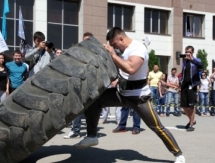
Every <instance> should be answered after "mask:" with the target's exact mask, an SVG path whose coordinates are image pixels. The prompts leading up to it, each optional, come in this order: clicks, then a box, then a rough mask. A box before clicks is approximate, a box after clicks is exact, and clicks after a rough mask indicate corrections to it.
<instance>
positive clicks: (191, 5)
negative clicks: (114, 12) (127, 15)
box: [33, 0, 215, 73]
mask: <svg viewBox="0 0 215 163" xmlns="http://www.w3.org/2000/svg"><path fill="white" fill-rule="evenodd" d="M80 2H81V3H80V11H79V41H81V40H82V36H83V33H84V32H92V33H93V34H94V35H95V37H96V38H98V39H99V40H100V41H101V42H105V36H106V33H107V8H108V3H117V4H126V5H131V6H134V7H135V10H134V19H133V31H132V32H126V33H127V35H128V36H129V37H131V38H133V39H136V40H138V41H141V42H142V41H143V39H144V37H145V36H149V37H150V38H151V44H150V45H149V47H148V49H149V50H151V49H153V50H155V52H156V55H158V56H167V57H169V64H168V73H169V72H170V69H171V68H172V67H177V68H178V69H179V68H180V67H181V60H180V59H177V58H176V51H181V52H184V48H185V47H186V46H187V45H193V46H194V48H195V49H196V52H197V50H198V49H205V50H206V52H207V53H208V61H209V66H208V68H209V69H210V68H211V67H212V65H211V64H212V63H211V61H212V59H213V58H214V56H215V46H214V44H215V41H214V40H213V38H212V28H213V27H212V23H213V16H215V1H214V0H80ZM145 8H154V9H163V10H168V11H170V17H169V22H168V35H159V34H158V35H156V34H149V33H144V10H145ZM183 12H190V13H197V14H202V15H205V19H204V27H203V28H204V34H203V35H204V38H201V39H197V38H186V37H183ZM38 30H40V31H42V32H43V33H44V34H45V35H47V0H35V4H34V23H33V32H35V31H38Z"/></svg>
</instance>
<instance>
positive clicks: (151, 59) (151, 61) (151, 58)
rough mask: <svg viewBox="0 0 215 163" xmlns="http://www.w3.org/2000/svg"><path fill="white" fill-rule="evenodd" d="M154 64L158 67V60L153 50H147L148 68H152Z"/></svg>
mask: <svg viewBox="0 0 215 163" xmlns="http://www.w3.org/2000/svg"><path fill="white" fill-rule="evenodd" d="M154 65H158V66H159V67H160V64H159V61H158V57H157V56H156V55H155V51H154V50H151V51H150V52H149V63H148V66H149V70H150V71H151V70H153V67H154Z"/></svg>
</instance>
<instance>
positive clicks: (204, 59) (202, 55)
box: [196, 49, 208, 70]
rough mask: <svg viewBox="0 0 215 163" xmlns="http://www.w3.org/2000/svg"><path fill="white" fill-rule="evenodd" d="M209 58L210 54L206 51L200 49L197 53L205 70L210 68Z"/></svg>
mask: <svg viewBox="0 0 215 163" xmlns="http://www.w3.org/2000/svg"><path fill="white" fill-rule="evenodd" d="M207 56H208V54H207V53H206V51H205V50H204V49H202V50H201V49H199V50H198V52H197V55H196V57H197V58H200V59H201V61H202V65H203V70H207V67H208V60H207Z"/></svg>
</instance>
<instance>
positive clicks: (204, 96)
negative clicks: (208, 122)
mask: <svg viewBox="0 0 215 163" xmlns="http://www.w3.org/2000/svg"><path fill="white" fill-rule="evenodd" d="M203 105H204V106H205V111H204V113H208V105H209V100H208V93H204V92H199V111H200V113H203V109H202V107H203Z"/></svg>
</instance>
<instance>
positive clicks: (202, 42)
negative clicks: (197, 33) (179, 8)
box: [183, 10, 215, 72]
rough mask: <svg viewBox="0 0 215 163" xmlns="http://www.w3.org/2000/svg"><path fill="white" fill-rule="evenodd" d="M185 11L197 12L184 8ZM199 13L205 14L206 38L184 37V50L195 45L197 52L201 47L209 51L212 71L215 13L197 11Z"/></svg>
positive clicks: (214, 49) (214, 57) (209, 67)
mask: <svg viewBox="0 0 215 163" xmlns="http://www.w3.org/2000/svg"><path fill="white" fill-rule="evenodd" d="M184 11H185V12H192V13H195V12H194V11H191V10H184ZM196 13H198V14H202V15H205V19H204V29H205V32H204V34H205V38H202V39H195V38H183V52H184V49H185V47H186V46H188V45H192V46H194V49H195V53H197V51H198V50H199V49H205V51H206V52H207V53H208V63H209V65H208V69H209V71H210V72H212V70H211V67H212V59H215V41H214V40H213V37H212V28H213V26H212V22H213V16H214V15H215V13H214V14H213V13H208V12H199V11H198V12H196Z"/></svg>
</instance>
